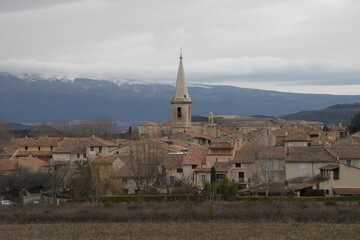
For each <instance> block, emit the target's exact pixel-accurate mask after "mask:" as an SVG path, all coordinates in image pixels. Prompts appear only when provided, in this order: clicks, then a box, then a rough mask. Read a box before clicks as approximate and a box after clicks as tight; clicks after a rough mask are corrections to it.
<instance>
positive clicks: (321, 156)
mask: <svg viewBox="0 0 360 240" xmlns="http://www.w3.org/2000/svg"><path fill="white" fill-rule="evenodd" d="M286 161H287V162H336V161H337V160H336V158H335V157H334V156H333V155H332V154H330V153H329V152H328V151H327V150H326V149H325V148H324V147H323V146H308V147H291V148H289V152H288V157H287V160H286Z"/></svg>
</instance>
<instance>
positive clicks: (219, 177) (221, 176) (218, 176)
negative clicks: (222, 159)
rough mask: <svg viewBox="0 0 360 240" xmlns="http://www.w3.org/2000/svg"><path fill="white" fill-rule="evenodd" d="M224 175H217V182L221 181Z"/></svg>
mask: <svg viewBox="0 0 360 240" xmlns="http://www.w3.org/2000/svg"><path fill="white" fill-rule="evenodd" d="M223 176H224V174H216V180H221V179H222V178H223Z"/></svg>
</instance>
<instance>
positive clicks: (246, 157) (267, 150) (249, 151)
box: [233, 146, 286, 163]
mask: <svg viewBox="0 0 360 240" xmlns="http://www.w3.org/2000/svg"><path fill="white" fill-rule="evenodd" d="M285 157H286V152H285V149H284V148H283V147H272V146H271V147H253V146H244V147H242V148H241V149H239V150H238V151H236V153H235V156H234V160H233V162H239V163H246V162H247V163H251V162H254V161H255V160H259V159H285Z"/></svg>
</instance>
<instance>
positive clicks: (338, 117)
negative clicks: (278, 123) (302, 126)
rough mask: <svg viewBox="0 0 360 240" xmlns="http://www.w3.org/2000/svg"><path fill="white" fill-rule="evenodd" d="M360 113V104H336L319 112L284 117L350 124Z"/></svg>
mask: <svg viewBox="0 0 360 240" xmlns="http://www.w3.org/2000/svg"><path fill="white" fill-rule="evenodd" d="M358 111H360V103H352V104H336V105H333V106H330V107H327V108H325V109H322V110H318V111H302V112H298V113H293V114H288V115H284V116H282V117H281V118H283V119H287V120H306V121H321V122H324V123H337V122H339V121H345V122H349V121H350V119H351V118H353V117H354V115H355V113H357V112H358Z"/></svg>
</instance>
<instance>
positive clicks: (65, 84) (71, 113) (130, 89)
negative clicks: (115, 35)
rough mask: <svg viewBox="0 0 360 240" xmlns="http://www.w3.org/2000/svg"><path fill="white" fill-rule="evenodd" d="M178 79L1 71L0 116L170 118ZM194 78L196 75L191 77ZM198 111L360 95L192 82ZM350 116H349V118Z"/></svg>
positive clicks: (281, 111) (308, 106)
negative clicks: (167, 81)
mask: <svg viewBox="0 0 360 240" xmlns="http://www.w3.org/2000/svg"><path fill="white" fill-rule="evenodd" d="M175 79H176V72H175V73H174V79H173V84H165V83H162V84H160V83H149V82H143V81H140V80H126V79H123V80H122V79H96V78H94V77H92V78H90V77H87V78H84V77H71V78H68V77H66V76H62V77H59V76H57V77H49V76H41V75H36V74H35V75H34V74H10V73H0V118H2V119H4V120H5V121H7V122H18V123H36V122H53V121H62V120H68V121H73V120H83V119H89V118H95V117H99V116H108V117H111V118H113V119H114V120H116V121H119V122H120V123H122V124H123V125H124V126H125V125H126V127H128V126H129V125H137V124H139V123H141V122H145V121H146V122H148V121H169V120H170V117H171V113H170V111H171V108H170V102H169V101H170V99H171V98H172V97H173V94H174V85H175ZM188 82H191V79H188ZM188 86H189V94H190V97H191V99H192V101H193V105H192V113H193V114H194V115H208V114H209V113H210V112H213V113H214V114H215V115H239V116H254V115H264V116H281V115H285V114H289V113H293V112H299V111H309V110H314V109H322V108H325V107H327V106H330V105H334V104H343V103H351V102H360V96H359V95H357V96H346V95H342V96H341V95H328V94H296V93H284V92H276V91H264V90H257V89H248V88H239V87H232V86H210V85H203V84H194V83H189V84H188ZM344 119H348V118H344Z"/></svg>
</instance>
